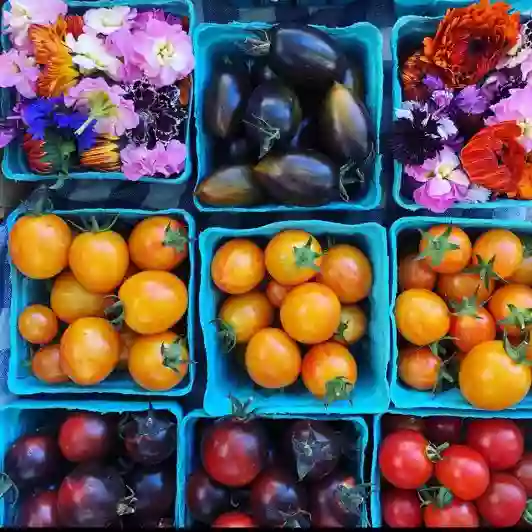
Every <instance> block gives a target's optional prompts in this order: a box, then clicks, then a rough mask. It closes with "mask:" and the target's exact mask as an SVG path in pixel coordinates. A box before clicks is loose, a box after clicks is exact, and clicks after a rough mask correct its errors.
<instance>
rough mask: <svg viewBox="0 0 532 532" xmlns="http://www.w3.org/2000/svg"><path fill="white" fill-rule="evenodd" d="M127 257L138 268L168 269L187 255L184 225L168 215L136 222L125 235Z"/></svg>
mask: <svg viewBox="0 0 532 532" xmlns="http://www.w3.org/2000/svg"><path fill="white" fill-rule="evenodd" d="M128 247H129V255H130V257H131V260H132V261H133V262H134V263H135V264H136V265H137V266H138V267H139V268H140V269H141V270H164V271H168V272H169V271H170V270H173V269H174V268H177V266H179V265H180V264H181V263H182V262H183V261H184V260H185V259H186V258H187V257H188V234H187V229H186V227H185V226H184V225H183V224H182V223H181V222H178V221H177V220H174V219H172V218H170V217H168V216H151V217H150V218H146V219H145V220H142V221H141V222H139V223H138V224H137V225H136V226H135V227H134V228H133V231H132V232H131V235H130V237H129V239H128Z"/></svg>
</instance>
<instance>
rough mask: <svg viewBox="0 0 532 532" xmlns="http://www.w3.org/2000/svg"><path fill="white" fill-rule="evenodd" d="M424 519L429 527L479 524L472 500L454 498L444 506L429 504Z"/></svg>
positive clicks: (474, 525)
mask: <svg viewBox="0 0 532 532" xmlns="http://www.w3.org/2000/svg"><path fill="white" fill-rule="evenodd" d="M423 520H424V522H425V526H426V527H427V528H451V527H453V528H454V527H470V528H477V527H478V526H479V519H478V513H477V510H476V508H475V505H474V504H473V503H471V502H466V501H462V500H460V499H453V500H452V501H451V502H450V503H449V504H447V505H445V506H444V507H443V508H438V506H437V505H436V504H429V505H428V506H427V507H426V508H425V511H424V512H423Z"/></svg>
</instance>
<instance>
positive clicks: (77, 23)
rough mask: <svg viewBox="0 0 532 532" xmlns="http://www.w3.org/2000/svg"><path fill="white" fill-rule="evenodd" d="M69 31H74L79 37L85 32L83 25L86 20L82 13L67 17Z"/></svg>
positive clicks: (73, 33)
mask: <svg viewBox="0 0 532 532" xmlns="http://www.w3.org/2000/svg"><path fill="white" fill-rule="evenodd" d="M65 21H66V26H67V33H72V35H74V37H75V38H76V39H77V38H78V37H79V36H80V35H81V34H82V33H83V26H84V24H85V22H84V21H83V17H82V16H80V15H67V16H66V17H65Z"/></svg>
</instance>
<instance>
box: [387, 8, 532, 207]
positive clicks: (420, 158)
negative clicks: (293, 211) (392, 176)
mask: <svg viewBox="0 0 532 532" xmlns="http://www.w3.org/2000/svg"><path fill="white" fill-rule="evenodd" d="M417 45H418V46H417V49H410V50H409V55H407V56H403V57H402V58H401V59H402V62H401V65H400V69H399V74H400V78H401V83H402V90H403V100H406V101H404V102H403V104H402V106H401V108H400V109H397V110H396V121H395V122H394V131H393V139H392V150H393V155H394V157H395V159H396V160H397V161H399V162H400V163H402V164H403V165H404V174H405V175H404V176H403V180H404V184H405V185H407V188H409V189H410V190H411V191H412V195H413V199H414V201H415V202H416V203H417V204H419V205H422V206H424V207H425V208H427V209H430V210H431V211H434V212H438V213H441V212H444V211H446V210H447V209H448V208H450V207H452V206H453V204H454V203H456V202H470V203H475V202H486V201H488V200H490V199H491V200H494V199H497V198H511V199H522V200H532V21H528V22H527V21H523V20H522V19H521V16H520V14H519V12H517V11H513V12H512V11H511V8H510V6H508V5H507V4H505V3H502V2H496V3H492V4H490V2H489V0H480V1H479V3H475V4H472V5H470V6H467V7H462V8H455V9H449V10H448V11H447V13H446V15H445V16H444V17H443V19H442V20H441V21H440V22H439V25H438V27H437V30H436V33H435V34H434V35H430V36H427V37H426V38H424V39H423V42H418V43H417Z"/></svg>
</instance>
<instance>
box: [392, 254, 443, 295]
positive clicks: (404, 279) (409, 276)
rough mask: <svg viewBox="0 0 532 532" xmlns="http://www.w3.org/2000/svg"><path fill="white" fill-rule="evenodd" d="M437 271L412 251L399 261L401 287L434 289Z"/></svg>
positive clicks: (404, 288) (403, 288)
mask: <svg viewBox="0 0 532 532" xmlns="http://www.w3.org/2000/svg"><path fill="white" fill-rule="evenodd" d="M437 277H438V275H437V273H436V272H435V271H434V270H433V269H432V268H431V267H430V266H429V265H428V264H427V262H426V261H424V260H423V259H419V258H418V255H416V254H415V253H411V254H410V255H407V256H406V257H403V258H402V259H401V260H400V262H399V288H400V289H401V290H409V289H410V288H424V289H425V290H432V289H433V288H434V286H435V284H436V279H437Z"/></svg>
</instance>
